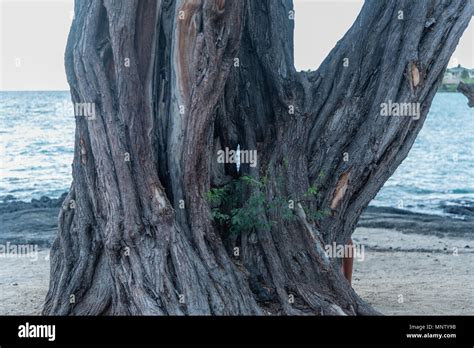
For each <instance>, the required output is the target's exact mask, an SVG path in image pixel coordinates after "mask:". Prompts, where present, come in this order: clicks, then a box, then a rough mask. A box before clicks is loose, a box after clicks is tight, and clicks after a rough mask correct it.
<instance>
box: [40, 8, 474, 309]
mask: <svg viewBox="0 0 474 348" xmlns="http://www.w3.org/2000/svg"><path fill="white" fill-rule="evenodd" d="M292 10H293V8H292V1H291V0H281V1H275V0H247V1H244V0H232V1H231V0H227V1H225V0H176V1H172V0H156V1H155V0H142V1H138V0H100V1H99V0H81V1H76V5H75V19H74V22H73V25H72V28H71V33H70V37H69V41H68V45H67V51H66V69H67V75H68V80H69V83H70V86H71V93H72V98H73V101H74V102H76V103H94V105H95V110H96V117H95V118H93V119H92V118H87V117H77V126H76V135H75V137H76V142H75V143H76V145H75V156H74V163H73V183H72V186H71V189H70V192H69V195H68V198H67V199H66V201H65V203H64V206H63V208H62V211H61V214H60V217H59V223H60V226H59V233H58V237H57V239H56V241H55V243H54V245H53V247H52V250H51V282H50V289H49V292H48V295H47V298H46V304H45V307H44V313H45V314H58V315H68V314H79V315H80V314H90V315H99V314H169V315H174V314H229V315H233V314H244V315H253V314H375V313H376V312H375V311H374V310H373V309H372V308H370V306H368V305H367V304H366V303H365V302H364V301H363V300H361V299H360V298H359V297H358V296H357V294H356V293H355V292H354V291H353V290H352V289H351V287H350V285H349V284H348V283H347V281H346V280H345V279H344V277H343V275H342V274H341V272H340V267H339V264H338V262H337V261H336V260H333V259H329V258H328V257H327V256H326V254H325V253H324V247H325V245H328V244H332V243H333V242H336V243H341V244H344V243H346V242H347V241H348V239H349V238H350V235H351V233H352V232H353V230H354V227H355V225H356V223H357V220H358V218H359V216H360V214H361V212H362V210H363V209H364V208H365V207H366V206H367V205H368V203H369V202H370V200H371V199H372V198H373V197H374V196H375V194H376V193H377V191H378V190H379V189H380V188H381V187H382V185H383V183H384V182H385V181H386V180H387V179H388V178H389V177H390V175H391V174H392V173H393V172H394V171H395V169H396V168H397V166H398V165H399V164H400V163H401V162H402V160H403V159H404V158H405V157H406V155H407V153H408V151H409V150H410V148H411V146H412V144H413V142H414V140H415V138H416V136H417V134H418V132H419V131H420V129H421V127H422V125H423V122H424V120H425V117H426V115H427V112H428V109H429V107H430V104H431V101H432V99H433V97H434V95H435V93H436V90H437V88H438V86H439V84H440V82H441V79H442V77H443V73H444V70H445V68H446V66H447V63H448V60H449V58H450V56H451V54H452V52H453V51H454V49H455V47H456V44H457V42H458V40H459V38H460V36H461V34H462V32H463V30H464V29H465V28H466V26H467V25H468V22H469V20H470V17H471V15H472V8H470V7H469V2H468V1H462V0H459V1H411V0H410V1H409V0H407V1H367V2H366V3H365V5H364V7H363V9H362V11H361V13H360V15H359V16H358V18H357V20H356V22H355V23H354V25H353V26H352V28H351V29H350V30H349V31H348V33H347V34H346V35H345V36H344V37H343V38H342V40H341V41H339V42H338V44H337V45H336V47H335V48H334V49H333V50H332V51H331V53H330V54H329V56H328V57H327V58H326V60H325V61H324V62H323V63H322V65H321V66H320V68H319V69H318V70H317V71H315V72H308V73H306V72H297V71H296V70H295V67H294V62H293V26H294V22H293V19H292V18H293V17H292V12H291V11H292ZM318 35H319V33H308V45H317V44H318V42H317V36H318ZM388 101H392V102H403V103H420V104H419V105H421V108H420V114H419V115H418V116H419V117H384V116H382V115H381V113H380V110H381V104H382V103H385V102H388ZM238 145H240V148H241V149H242V150H257V151H258V152H257V154H258V162H257V165H256V166H255V167H252V166H249V165H248V164H244V163H242V164H241V166H240V170H239V171H238V170H237V169H236V167H235V165H232V164H229V163H227V164H221V163H219V162H218V161H217V150H219V149H225V148H230V149H236V148H237V146H238ZM244 175H246V176H251V177H252V178H254V179H255V180H256V181H259V182H263V181H264V182H265V185H261V186H259V187H257V188H255V187H250V188H248V189H246V190H244V192H243V193H241V196H240V197H239V200H240V201H241V202H242V204H245V203H244V202H245V201H246V200H247V199H251V197H252V195H254V194H255V190H259V192H260V193H261V194H263V198H264V201H265V202H275V201H276V200H277V199H283V200H284V201H285V202H290V204H289V207H291V208H292V211H291V215H292V216H291V217H290V218H284V215H285V214H283V213H282V209H283V208H282V207H281V206H279V207H277V208H272V209H269V208H268V207H269V205H268V204H263V207H264V209H263V210H262V211H259V213H258V214H259V215H258V220H259V221H261V222H262V224H261V226H260V225H258V226H257V227H255V226H254V227H252V228H248V229H243V230H241V231H240V233H239V235H238V236H237V237H235V236H234V237H231V236H230V234H229V231H228V228H229V225H228V224H227V225H226V224H219V223H217V222H215V221H213V219H212V216H211V208H212V206H211V204H210V202H209V201H208V199H207V195H208V193H209V191H210V190H211V188H218V187H223V186H224V185H225V184H228V183H229V182H232V180H233V181H235V180H236V178H238V177H239V176H244ZM316 189H317V194H315V190H316ZM308 192H310V193H311V194H309V195H308ZM303 197H304V198H303ZM291 202H292V203H294V204H291ZM321 211H323V212H326V213H327V214H323V215H321V217H320V218H313V217H312V215H311V212H321ZM235 248H238V249H235ZM236 250H238V251H239V252H238V253H235V251H236Z"/></svg>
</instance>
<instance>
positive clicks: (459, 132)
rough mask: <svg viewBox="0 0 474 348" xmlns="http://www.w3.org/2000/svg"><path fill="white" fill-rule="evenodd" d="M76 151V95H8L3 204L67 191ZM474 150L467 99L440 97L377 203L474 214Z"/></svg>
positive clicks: (1, 100) (3, 101)
mask: <svg viewBox="0 0 474 348" xmlns="http://www.w3.org/2000/svg"><path fill="white" fill-rule="evenodd" d="M73 146H74V116H73V110H72V107H71V105H70V97H69V92H0V155H1V160H0V201H1V200H4V199H5V198H6V197H7V196H9V195H11V196H13V197H15V198H16V199H18V200H25V201H29V200H31V199H32V198H40V197H41V196H49V197H57V196H59V195H60V194H61V193H63V192H64V191H66V190H67V189H68V187H69V185H70V182H71V162H72V156H73ZM473 149H474V111H473V110H472V109H469V107H468V106H467V100H466V98H465V97H464V96H463V95H461V94H458V93H439V94H437V95H436V97H435V99H434V101H433V104H432V107H431V110H430V114H429V116H428V119H427V121H426V123H425V126H424V128H423V130H422V131H421V133H420V135H419V137H418V139H417V140H416V143H415V145H414V146H413V148H412V150H411V152H410V154H409V155H408V157H407V159H406V160H405V161H404V162H403V163H402V165H401V166H400V167H399V168H398V169H397V171H396V173H395V174H394V175H393V176H392V178H390V180H389V181H388V182H387V183H386V184H385V186H384V188H383V189H382V190H381V191H380V192H379V194H378V195H377V197H376V198H375V199H374V200H373V201H372V203H371V204H372V205H375V206H389V207H398V208H403V209H408V210H413V211H421V212H429V213H436V214H441V213H443V207H446V206H464V207H474V175H473V174H474V152H473ZM10 198H11V197H10Z"/></svg>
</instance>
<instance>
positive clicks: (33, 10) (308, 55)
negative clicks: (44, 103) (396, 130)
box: [0, 0, 474, 90]
mask: <svg viewBox="0 0 474 348" xmlns="http://www.w3.org/2000/svg"><path fill="white" fill-rule="evenodd" d="M362 3H363V0H294V4H295V16H296V18H295V25H296V28H295V65H296V68H297V69H298V70H307V69H312V70H315V69H316V68H317V67H318V66H319V65H320V64H321V62H322V61H323V59H324V58H325V57H326V56H327V54H328V53H329V51H330V50H331V49H332V48H333V47H334V46H335V44H336V42H337V41H338V40H339V39H340V38H342V36H343V35H344V33H345V32H346V31H347V29H349V27H350V26H351V24H352V23H353V22H354V20H355V18H356V17H357V15H358V13H359V11H360V8H361V7H362ZM72 10H73V0H0V38H1V41H0V50H1V54H0V66H1V67H0V90H67V89H68V85H67V82H66V76H65V72H64V49H65V46H66V40H67V34H68V31H69V27H70V24H71V19H72ZM473 22H474V21H471V24H470V26H469V28H468V29H467V31H466V32H465V33H464V35H463V37H462V38H461V42H460V44H459V46H458V48H457V50H456V52H455V53H454V55H453V58H452V60H451V62H450V66H454V65H457V64H458V63H459V64H461V65H463V66H466V67H474V45H473V42H474V23H473Z"/></svg>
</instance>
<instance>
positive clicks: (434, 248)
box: [0, 199, 474, 315]
mask: <svg viewBox="0 0 474 348" xmlns="http://www.w3.org/2000/svg"><path fill="white" fill-rule="evenodd" d="M57 206H58V201H54V200H49V201H48V200H46V199H45V200H43V202H38V201H37V202H35V206H32V205H31V204H30V203H25V204H20V205H19V206H17V207H13V208H12V206H11V204H10V205H2V206H0V226H1V230H0V236H3V237H4V236H7V238H1V239H0V243H6V242H7V240H8V241H10V242H11V241H15V240H18V243H25V242H28V243H35V245H39V251H38V253H37V254H34V253H33V254H30V255H27V256H23V257H13V256H11V255H10V256H9V257H0V315H40V314H41V309H42V305H43V301H44V298H45V296H46V292H47V290H48V282H49V259H48V255H49V249H48V247H47V246H48V244H49V243H50V242H51V240H52V239H53V238H54V233H55V230H54V228H51V226H54V223H55V220H52V219H55V215H56V213H57V209H58V208H57ZM39 212H41V214H40V215H42V216H43V217H44V218H43V220H42V224H41V226H43V228H44V230H43V231H40V230H39V229H38V228H36V230H35V231H36V232H35V233H31V234H29V236H30V237H28V238H27V237H25V236H24V235H23V233H24V232H25V231H24V228H31V227H28V226H31V223H32V220H31V219H37V218H38V214H39ZM45 212H46V213H45ZM17 215H20V216H21V220H19V219H18V216H17ZM30 218H31V219H30ZM19 221H20V222H19ZM9 224H15V225H16V230H14V231H13V232H12V229H10V230H9V231H10V232H9V233H7V231H6V229H8V228H9V227H11V226H9ZM22 224H26V225H25V226H26V227H25V226H23V227H21V225H22ZM471 227H472V220H459V219H449V218H445V217H438V216H429V215H422V214H412V213H406V212H401V211H397V210H393V209H392V210H387V209H377V208H376V209H369V210H368V211H367V212H366V213H364V215H363V217H362V219H361V221H360V223H359V227H358V228H357V230H356V232H355V233H354V235H353V240H354V242H355V243H356V244H359V245H360V246H363V250H364V252H363V255H361V257H360V258H356V261H355V265H354V266H355V270H354V280H353V287H354V289H355V290H356V292H357V293H358V294H359V295H360V296H361V297H362V298H363V299H365V300H366V301H367V302H369V303H370V304H371V305H372V306H373V307H374V308H375V309H377V310H378V311H379V312H380V313H382V314H385V315H456V314H458V315H472V314H473V313H474V283H473V281H472V280H473V275H474V271H473V270H472V265H473V264H474V238H473V233H472V228H471ZM15 231H16V232H15ZM20 232H21V235H22V236H23V237H22V238H15V233H20ZM362 256H363V257H362Z"/></svg>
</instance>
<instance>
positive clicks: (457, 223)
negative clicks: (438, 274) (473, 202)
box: [0, 193, 474, 248]
mask: <svg viewBox="0 0 474 348" xmlns="http://www.w3.org/2000/svg"><path fill="white" fill-rule="evenodd" d="M66 195H67V193H64V194H63V195H61V197H59V198H49V197H41V198H40V199H33V200H31V202H23V201H16V200H15V199H14V197H12V196H8V197H5V198H3V202H0V243H1V244H5V243H6V242H10V243H17V244H36V245H38V246H39V247H40V248H48V247H50V246H51V244H52V242H53V240H54V237H55V235H56V233H57V224H58V214H59V209H60V208H61V204H62V202H63V200H64V199H65V198H66ZM453 209H454V208H453V207H446V209H445V211H446V212H447V213H451V214H456V215H457V216H462V218H454V217H451V216H439V215H430V214H421V213H414V212H410V211H408V210H402V209H396V208H388V207H372V206H371V207H368V208H367V209H366V211H365V212H364V213H363V214H362V216H361V218H360V221H359V224H358V228H360V227H362V228H377V229H380V228H381V229H389V230H397V231H399V232H403V233H416V234H423V235H434V236H437V237H440V238H443V237H460V238H468V239H471V238H474V233H473V232H472V230H473V225H474V208H473V207H456V208H455V210H453Z"/></svg>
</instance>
